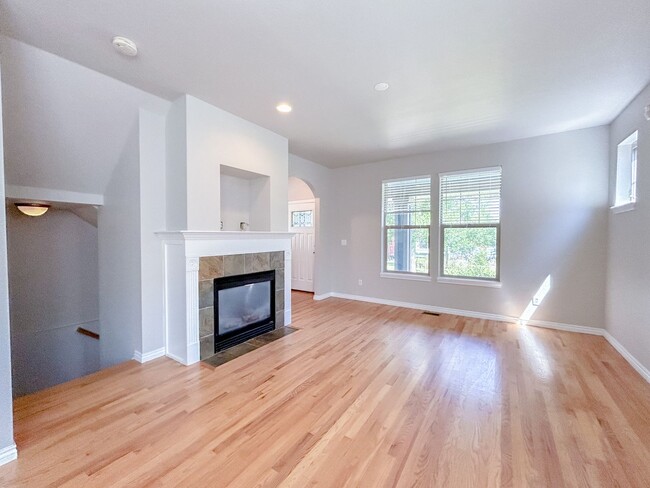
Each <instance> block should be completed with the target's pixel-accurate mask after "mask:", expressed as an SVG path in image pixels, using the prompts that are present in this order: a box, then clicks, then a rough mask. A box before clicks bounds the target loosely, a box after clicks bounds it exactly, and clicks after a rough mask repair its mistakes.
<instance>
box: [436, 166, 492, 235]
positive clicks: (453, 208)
mask: <svg viewBox="0 0 650 488" xmlns="http://www.w3.org/2000/svg"><path fill="white" fill-rule="evenodd" d="M500 220H501V167H498V168H486V169H480V170H476V171H468V172H462V173H450V174H442V175H440V223H441V224H442V225H461V226H462V225H481V224H488V225H489V224H498V223H499V222H500Z"/></svg>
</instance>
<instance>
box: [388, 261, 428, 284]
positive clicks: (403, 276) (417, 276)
mask: <svg viewBox="0 0 650 488" xmlns="http://www.w3.org/2000/svg"><path fill="white" fill-rule="evenodd" d="M429 267H431V265H430V264H429ZM379 277H380V278H391V279H394V280H411V281H431V275H425V274H422V273H393V272H392V271H382V272H381V273H379Z"/></svg>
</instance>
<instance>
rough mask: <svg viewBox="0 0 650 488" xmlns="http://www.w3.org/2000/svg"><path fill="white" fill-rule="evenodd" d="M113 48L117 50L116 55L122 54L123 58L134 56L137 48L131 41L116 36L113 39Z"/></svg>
mask: <svg viewBox="0 0 650 488" xmlns="http://www.w3.org/2000/svg"><path fill="white" fill-rule="evenodd" d="M113 47H114V48H115V49H116V50H117V52H118V53H120V54H124V55H125V56H131V57H133V56H135V55H136V54H138V46H136V45H135V42H133V41H132V40H131V39H127V38H126V37H122V36H116V37H114V38H113Z"/></svg>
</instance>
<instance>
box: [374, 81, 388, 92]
mask: <svg viewBox="0 0 650 488" xmlns="http://www.w3.org/2000/svg"><path fill="white" fill-rule="evenodd" d="M389 88H390V85H389V84H388V83H386V82H385V81H382V82H381V83H377V84H376V85H375V91H378V92H382V91H386V90H388V89H389Z"/></svg>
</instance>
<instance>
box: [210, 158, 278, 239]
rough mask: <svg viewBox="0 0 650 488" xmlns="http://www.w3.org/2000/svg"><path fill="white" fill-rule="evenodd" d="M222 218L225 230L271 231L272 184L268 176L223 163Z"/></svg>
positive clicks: (221, 188)
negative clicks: (243, 227)
mask: <svg viewBox="0 0 650 488" xmlns="http://www.w3.org/2000/svg"><path fill="white" fill-rule="evenodd" d="M220 172H221V178H220V179H221V183H220V185H221V187H220V190H221V192H220V194H221V202H220V203H221V221H222V222H223V230H225V231H239V230H242V228H241V223H242V222H245V223H246V224H248V229H247V230H251V231H270V230H271V213H270V209H271V185H270V178H269V176H267V175H263V174H260V173H254V172H252V171H246V170H243V169H239V168H234V167H232V166H227V165H225V164H222V165H221V171H220Z"/></svg>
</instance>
